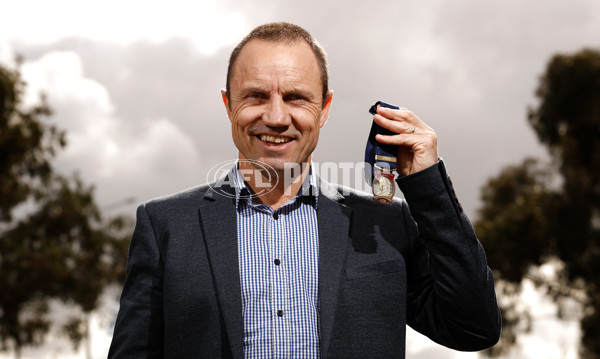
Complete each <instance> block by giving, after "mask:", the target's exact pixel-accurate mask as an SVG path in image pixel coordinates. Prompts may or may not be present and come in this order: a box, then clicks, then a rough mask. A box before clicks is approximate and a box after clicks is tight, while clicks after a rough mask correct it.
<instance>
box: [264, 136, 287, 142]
mask: <svg viewBox="0 0 600 359" xmlns="http://www.w3.org/2000/svg"><path fill="white" fill-rule="evenodd" d="M260 140H261V141H265V142H273V143H285V142H289V141H291V140H292V139H291V138H289V137H275V136H271V135H260Z"/></svg>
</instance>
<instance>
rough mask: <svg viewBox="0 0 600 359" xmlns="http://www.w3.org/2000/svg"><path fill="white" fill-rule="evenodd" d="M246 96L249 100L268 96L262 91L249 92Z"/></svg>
mask: <svg viewBox="0 0 600 359" xmlns="http://www.w3.org/2000/svg"><path fill="white" fill-rule="evenodd" d="M245 97H246V98H247V99H249V100H264V99H266V98H267V95H266V94H265V93H264V92H261V91H252V92H249V93H248V94H247V95H246V96H245Z"/></svg>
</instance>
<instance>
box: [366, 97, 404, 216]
mask: <svg viewBox="0 0 600 359" xmlns="http://www.w3.org/2000/svg"><path fill="white" fill-rule="evenodd" d="M377 105H379V106H382V107H388V108H393V109H398V107H396V106H394V105H389V104H387V103H385V102H381V101H378V102H377V103H376V104H375V105H373V106H371V108H370V109H369V113H371V114H372V115H375V114H376V113H377ZM378 133H379V134H382V135H394V133H393V132H392V131H390V130H387V129H385V128H383V127H381V126H379V125H377V124H376V123H375V121H373V123H372V125H371V131H370V132H369V139H368V141H367V147H366V149H365V162H366V163H365V180H366V181H367V183H368V184H369V185H371V188H372V189H373V198H374V199H375V200H377V201H378V202H380V203H384V204H387V203H390V202H392V199H393V197H394V193H395V192H396V186H395V183H394V178H395V174H394V171H395V170H396V155H397V154H398V146H395V145H388V144H383V143H379V142H377V140H375V135H377V134H378Z"/></svg>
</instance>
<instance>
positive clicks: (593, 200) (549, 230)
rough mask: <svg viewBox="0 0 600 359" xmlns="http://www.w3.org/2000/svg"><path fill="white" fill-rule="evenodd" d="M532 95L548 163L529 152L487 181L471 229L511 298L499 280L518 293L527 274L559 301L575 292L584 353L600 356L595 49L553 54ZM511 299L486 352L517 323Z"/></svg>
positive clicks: (599, 137) (598, 60)
mask: <svg viewBox="0 0 600 359" xmlns="http://www.w3.org/2000/svg"><path fill="white" fill-rule="evenodd" d="M536 95H537V97H538V99H539V104H538V106H537V107H534V108H530V109H529V117H528V118H529V123H530V124H531V126H532V127H533V129H534V130H535V132H536V134H537V135H538V137H539V140H540V141H541V143H542V144H544V145H546V146H547V147H548V149H549V151H550V153H551V155H552V158H553V162H554V163H553V165H542V164H540V162H539V161H537V160H534V159H526V160H525V161H523V162H522V163H521V164H520V165H518V166H509V167H507V168H505V169H504V170H503V171H502V172H501V173H500V174H499V175H498V176H497V177H495V178H492V179H490V180H489V181H488V183H487V184H486V185H485V186H484V188H483V189H482V200H483V205H482V208H481V210H480V212H479V214H480V219H479V220H478V221H477V222H476V224H475V227H476V230H477V232H478V235H479V237H480V239H481V241H482V243H483V244H484V246H485V248H486V253H488V260H489V263H490V267H491V268H493V269H494V271H495V273H496V276H497V277H498V278H499V282H500V284H499V288H497V289H498V291H499V292H500V293H501V294H499V297H502V294H507V295H508V296H509V297H510V293H507V292H506V291H505V290H504V289H502V288H512V289H511V291H512V293H513V294H514V293H518V292H519V290H520V285H521V282H522V280H523V279H525V278H528V279H530V280H533V282H534V283H535V284H537V285H538V286H543V287H544V288H546V289H547V291H548V293H549V294H550V295H551V297H552V298H553V299H555V300H556V301H557V302H558V303H559V304H560V302H561V301H562V300H564V299H565V298H576V299H577V300H578V301H579V302H580V303H581V305H582V307H583V313H584V314H583V318H582V319H581V330H582V339H581V350H580V354H581V357H582V358H590V359H592V358H594V359H595V358H600V344H598V340H597V338H598V333H600V51H595V50H589V49H585V50H582V51H580V52H577V53H575V54H572V55H563V54H560V55H556V56H554V57H553V58H552V59H551V60H550V62H549V63H548V66H547V69H546V71H545V73H544V74H543V76H542V77H541V78H540V84H539V87H538V89H537V92H536ZM548 262H556V263H560V265H559V270H558V272H557V274H556V276H555V277H554V278H552V280H548V279H547V278H543V277H540V276H536V275H535V273H536V268H539V266H540V265H542V264H544V263H548ZM501 302H502V300H501ZM511 303H512V304H511ZM513 304H514V301H512V302H511V301H510V300H509V301H508V302H507V303H504V305H503V316H504V317H505V323H504V326H503V327H504V328H503V337H502V341H501V344H500V346H499V347H498V348H495V349H493V350H492V351H491V352H490V353H491V354H492V355H498V354H500V353H502V352H505V351H506V349H507V348H508V347H510V345H512V344H514V342H515V340H516V339H515V338H516V332H517V331H518V330H519V327H521V329H522V327H523V325H522V323H520V321H519V316H516V315H515V310H516V309H515V306H514V305H513ZM527 327H528V326H527V325H526V326H525V328H527Z"/></svg>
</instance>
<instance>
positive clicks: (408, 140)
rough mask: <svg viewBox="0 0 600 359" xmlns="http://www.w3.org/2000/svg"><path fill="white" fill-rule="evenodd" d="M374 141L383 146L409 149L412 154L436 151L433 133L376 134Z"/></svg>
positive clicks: (435, 139) (435, 137)
mask: <svg viewBox="0 0 600 359" xmlns="http://www.w3.org/2000/svg"><path fill="white" fill-rule="evenodd" d="M375 140H376V141H377V142H379V143H383V144H389V145H397V146H406V147H410V148H411V149H412V150H413V151H414V152H421V151H423V152H428V151H437V136H436V134H435V133H433V132H428V133H423V134H420V135H411V134H406V133H400V134H396V135H382V134H377V135H376V136H375Z"/></svg>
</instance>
